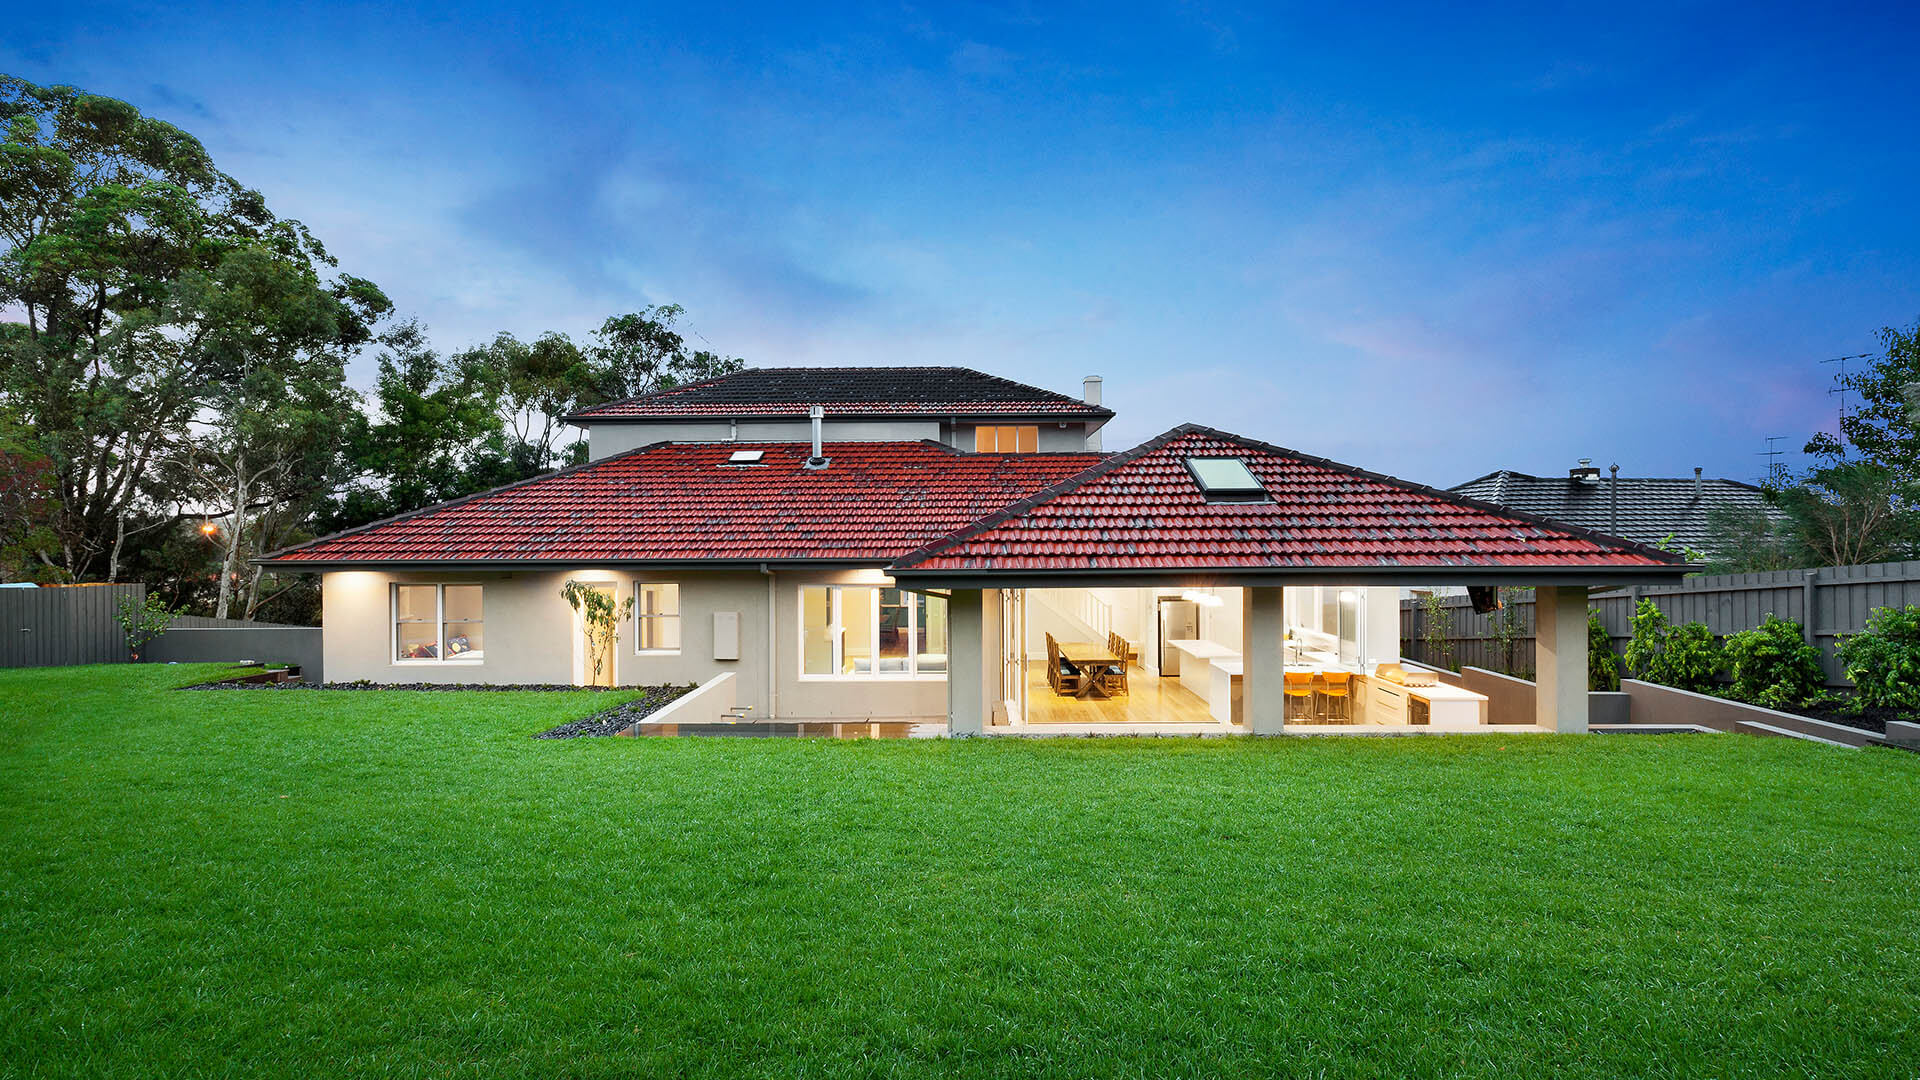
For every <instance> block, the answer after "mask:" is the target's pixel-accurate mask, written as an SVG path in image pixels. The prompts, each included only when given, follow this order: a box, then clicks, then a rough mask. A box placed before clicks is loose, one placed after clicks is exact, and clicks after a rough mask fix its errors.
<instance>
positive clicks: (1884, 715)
mask: <svg viewBox="0 0 1920 1080" xmlns="http://www.w3.org/2000/svg"><path fill="white" fill-rule="evenodd" d="M1779 711H1781V712H1784V713H1792V714H1793V715H1795V716H1804V717H1807V718H1809V719H1812V720H1825V721H1826V722H1827V723H1829V724H1844V725H1846V726H1847V727H1850V728H1859V729H1860V730H1861V731H1871V732H1873V733H1874V734H1876V735H1885V734H1886V733H1887V721H1889V720H1907V721H1920V713H1916V712H1913V711H1912V710H1910V709H1894V708H1889V707H1886V706H1880V707H1875V708H1864V709H1863V708H1856V707H1855V706H1854V704H1853V703H1852V702H1851V701H1846V700H1841V701H1829V702H1825V703H1823V704H1819V705H1782V706H1779Z"/></svg>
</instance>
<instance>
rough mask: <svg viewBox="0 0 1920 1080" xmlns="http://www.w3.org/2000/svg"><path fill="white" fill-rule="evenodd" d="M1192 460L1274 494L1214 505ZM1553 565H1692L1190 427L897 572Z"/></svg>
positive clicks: (1231, 571) (991, 520)
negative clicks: (1236, 467) (1237, 474)
mask: <svg viewBox="0 0 1920 1080" xmlns="http://www.w3.org/2000/svg"><path fill="white" fill-rule="evenodd" d="M1190 457H1201V458H1205V457H1232V458H1238V459H1240V460H1241V461H1243V462H1245V464H1246V466H1247V468H1248V469H1249V470H1251V472H1252V473H1253V475H1254V476H1255V477H1256V478H1257V479H1258V481H1259V483H1260V486H1261V487H1263V488H1264V490H1265V494H1264V497H1261V496H1260V495H1259V494H1258V493H1255V496H1254V497H1255V498H1258V499H1259V501H1246V500H1244V499H1235V500H1232V501H1227V500H1221V499H1214V500H1209V498H1208V497H1207V496H1206V494H1205V493H1203V492H1202V490H1201V488H1200V486H1199V484H1198V483H1197V482H1196V480H1195V473H1194V471H1191V470H1190V469H1189V468H1188V465H1187V459H1188V458H1190ZM1543 568H1556V569H1559V570H1579V571H1593V572H1599V573H1601V574H1605V573H1607V572H1630V573H1636V574H1642V575H1645V576H1650V577H1654V578H1658V577H1666V576H1675V575H1677V574H1679V573H1681V572H1684V570H1685V564H1684V562H1683V560H1681V559H1680V558H1678V557H1677V556H1674V555H1670V554H1667V553H1665V552H1661V551H1656V550H1653V549H1651V548H1647V547H1644V546H1641V545H1639V544H1634V543H1631V542H1628V541H1624V540H1619V539H1617V538H1613V537H1608V536H1602V535H1600V534H1598V533H1594V532H1589V531H1587V530H1583V529H1580V528H1576V527H1572V526H1567V525H1563V524H1560V523H1556V522H1550V521H1546V520H1544V519H1541V518H1538V517H1534V516H1530V515H1526V514H1520V513H1515V512H1512V511H1509V510H1503V509H1501V508H1499V507H1495V506H1491V505H1488V504H1486V503H1483V502H1478V501H1475V500H1472V499H1467V498H1463V497H1461V496H1459V495H1455V494H1450V493H1448V492H1444V491H1437V490H1435V489H1433V488H1428V487H1422V486H1420V485H1417V484H1411V483H1408V482H1406V481H1402V480H1397V479H1394V478H1392V477H1387V476H1381V475H1379V474H1377V473H1370V472H1366V471H1364V470H1361V469H1356V468H1353V467H1351V466H1348V465H1341V464H1338V463H1336V462H1332V461H1327V460H1325V459H1323V458H1317V457H1312V456H1309V455H1306V454H1302V453H1298V452H1296V451H1293V450H1287V449H1284V448H1281V447H1277V446H1269V445H1267V444H1265V443H1261V442H1256V441H1254V440H1251V439H1244V438H1241V437H1239V436H1237V435H1230V434H1227V433H1225V432H1221V431H1215V430H1213V429H1211V428H1205V427H1199V426H1197V425H1186V426H1182V427H1178V428H1175V429H1173V430H1172V431H1169V432H1167V433H1166V434H1164V435H1161V436H1159V437H1158V438H1155V439H1152V440H1149V441H1148V442H1146V443H1144V444H1142V445H1141V446H1139V447H1137V448H1135V449H1133V450H1130V451H1127V452H1126V453H1123V454H1116V455H1114V456H1112V457H1110V458H1107V459H1105V460H1104V461H1102V462H1100V463H1099V464H1096V465H1094V466H1092V467H1090V468H1088V469H1087V470H1086V471H1084V472H1081V473H1079V474H1078V475H1076V476H1073V477H1071V478H1068V479H1065V480H1063V481H1061V482H1059V483H1057V484H1054V485H1052V486H1050V487H1048V488H1046V489H1045V490H1043V491H1039V492H1036V493H1035V494H1033V495H1031V496H1029V497H1027V498H1025V499H1022V500H1021V501H1019V502H1017V503H1015V504H1013V505H1011V506H1009V507H1007V508H1005V509H1004V510H1000V511H998V512H996V513H994V514H991V515H989V516H988V517H986V518H985V519H984V520H982V521H980V522H977V523H975V524H973V525H970V526H968V527H966V528H964V529H962V530H960V531H959V532H957V533H955V534H954V535H952V536H949V537H945V538H943V539H941V540H938V541H935V542H934V543H932V544H929V545H927V546H926V547H924V548H922V549H920V550H918V551H915V552H912V553H910V554H908V555H905V556H903V557H902V558H900V559H898V560H896V561H895V562H894V564H893V567H892V570H893V572H894V573H896V574H899V575H901V576H902V577H903V578H904V577H913V576H919V577H922V578H931V577H935V576H941V575H945V576H958V574H963V573H965V572H1006V573H1011V574H1015V575H1018V574H1020V573H1023V572H1024V573H1032V572H1044V573H1070V572H1102V573H1113V572H1152V571H1220V572H1224V573H1225V574H1227V575H1228V576H1233V575H1236V574H1238V575H1242V576H1253V575H1254V574H1255V573H1257V572H1265V573H1269V574H1279V573H1284V572H1286V571H1305V572H1311V571H1315V570H1329V569H1331V570H1337V571H1339V572H1341V573H1355V574H1365V573H1368V572H1378V571H1393V572H1401V571H1411V570H1422V569H1443V570H1447V571H1461V570H1472V571H1489V570H1492V571H1508V570H1539V569H1543ZM1649 572H1651V573H1650V574H1649Z"/></svg>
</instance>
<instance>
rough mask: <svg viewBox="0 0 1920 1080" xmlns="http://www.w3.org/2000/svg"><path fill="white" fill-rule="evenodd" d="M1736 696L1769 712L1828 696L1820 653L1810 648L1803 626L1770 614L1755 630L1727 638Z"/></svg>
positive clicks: (1729, 665)
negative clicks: (1802, 629)
mask: <svg viewBox="0 0 1920 1080" xmlns="http://www.w3.org/2000/svg"><path fill="white" fill-rule="evenodd" d="M1726 657H1727V667H1728V670H1729V671H1730V672H1731V674H1732V675H1733V696H1734V697H1737V698H1739V699H1740V700H1742V701H1750V702H1752V703H1753V704H1755V705H1765V706H1767V707H1768V708H1774V709H1778V708H1782V707H1784V706H1788V705H1801V704H1804V703H1806V702H1809V701H1814V700H1816V699H1818V698H1820V697H1822V696H1824V695H1825V691H1824V690H1823V689H1822V684H1823V683H1824V682H1825V681H1826V672H1825V671H1823V670H1821V667H1820V650H1819V649H1817V648H1815V647H1813V646H1812V645H1809V644H1807V642H1806V639H1805V637H1804V636H1803V634H1802V633H1801V629H1800V624H1799V623H1797V622H1793V621H1791V620H1788V619H1782V618H1780V617H1779V616H1776V615H1772V614H1769V615H1768V616H1767V619H1766V621H1765V622H1763V623H1761V624H1760V625H1759V626H1757V627H1755V628H1754V629H1752V630H1742V631H1741V632H1739V633H1737V634H1728V635H1727V642H1726Z"/></svg>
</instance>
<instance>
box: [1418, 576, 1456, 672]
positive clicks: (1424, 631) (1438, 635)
mask: <svg viewBox="0 0 1920 1080" xmlns="http://www.w3.org/2000/svg"><path fill="white" fill-rule="evenodd" d="M1420 609H1421V612H1420V613H1421V621H1420V644H1421V646H1422V651H1423V654H1424V655H1423V656H1422V659H1424V660H1425V661H1426V662H1427V663H1429V664H1432V665H1433V666H1435V667H1443V668H1448V669H1451V668H1452V667H1453V638H1452V637H1451V636H1449V634H1448V630H1449V629H1450V627H1449V622H1450V620H1449V619H1448V612H1447V604H1446V601H1445V600H1444V599H1442V598H1441V596H1440V594H1439V593H1428V594H1427V596H1426V599H1424V600H1422V601H1421V602H1420Z"/></svg>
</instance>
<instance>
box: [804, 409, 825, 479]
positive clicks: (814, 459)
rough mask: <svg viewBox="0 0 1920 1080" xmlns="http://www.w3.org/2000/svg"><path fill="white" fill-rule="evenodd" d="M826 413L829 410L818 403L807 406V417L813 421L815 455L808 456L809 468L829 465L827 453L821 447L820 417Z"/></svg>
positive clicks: (820, 467) (822, 467)
mask: <svg viewBox="0 0 1920 1080" xmlns="http://www.w3.org/2000/svg"><path fill="white" fill-rule="evenodd" d="M826 414H827V411H826V410H825V409H823V408H821V407H820V406H818V405H812V406H808V408H807V419H809V420H811V421H813V456H811V457H809V458H807V468H809V469H824V468H826V467H827V458H826V455H825V453H823V452H822V450H821V448H820V418H821V417H823V416H825V415H826Z"/></svg>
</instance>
